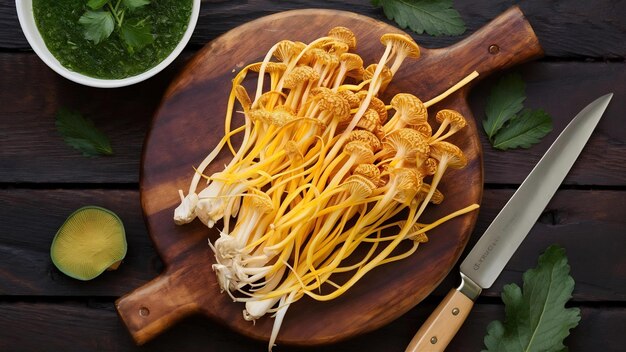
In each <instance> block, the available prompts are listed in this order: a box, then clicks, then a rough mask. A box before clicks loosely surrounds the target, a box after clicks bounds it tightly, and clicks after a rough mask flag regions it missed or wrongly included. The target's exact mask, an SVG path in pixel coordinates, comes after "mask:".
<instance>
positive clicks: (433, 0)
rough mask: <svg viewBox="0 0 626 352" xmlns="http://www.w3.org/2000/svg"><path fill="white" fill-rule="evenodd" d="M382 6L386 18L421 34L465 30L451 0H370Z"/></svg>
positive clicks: (444, 33)
mask: <svg viewBox="0 0 626 352" xmlns="http://www.w3.org/2000/svg"><path fill="white" fill-rule="evenodd" d="M372 4H373V5H374V6H376V7H382V8H383V12H385V16H387V18H388V19H390V20H394V21H396V23H397V24H398V26H400V28H406V27H409V28H410V29H411V30H412V31H414V32H417V33H419V34H422V33H424V32H426V33H427V34H430V35H434V36H440V35H459V34H463V32H465V23H464V22H463V19H462V18H461V15H460V14H459V12H458V11H457V10H455V9H454V8H453V7H452V0H372Z"/></svg>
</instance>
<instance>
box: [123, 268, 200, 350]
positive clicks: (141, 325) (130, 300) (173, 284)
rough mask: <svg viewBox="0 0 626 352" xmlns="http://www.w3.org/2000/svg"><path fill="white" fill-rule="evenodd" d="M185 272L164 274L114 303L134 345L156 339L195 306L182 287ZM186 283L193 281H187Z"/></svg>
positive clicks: (189, 278)
mask: <svg viewBox="0 0 626 352" xmlns="http://www.w3.org/2000/svg"><path fill="white" fill-rule="evenodd" d="M190 274H191V272H190V271H189V270H188V269H185V268H182V269H178V270H173V271H166V272H165V273H163V274H161V275H160V276H157V277H156V278H155V279H154V280H152V281H150V282H148V283H147V284H145V285H143V286H141V287H139V288H137V289H136V290H134V291H133V292H131V293H129V294H127V295H125V296H123V297H121V298H120V299H118V300H117V301H116V302H115V307H116V308H117V312H118V314H119V316H120V318H121V319H122V321H123V322H124V324H126V327H127V328H128V331H129V332H130V334H131V335H132V337H133V339H134V340H135V343H137V345H142V344H144V343H145V342H147V341H149V340H150V339H152V338H153V337H155V336H157V335H158V334H160V333H161V332H163V331H164V330H166V329H167V328H169V327H170V326H172V325H173V324H174V323H176V322H177V321H179V320H180V319H182V318H184V317H186V316H188V315H190V314H191V313H194V312H196V311H197V310H198V306H197V304H196V303H194V300H193V298H192V297H190V295H189V292H188V290H187V287H186V286H185V279H184V277H185V276H190ZM187 280H193V278H191V277H187Z"/></svg>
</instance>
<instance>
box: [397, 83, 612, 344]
mask: <svg viewBox="0 0 626 352" xmlns="http://www.w3.org/2000/svg"><path fill="white" fill-rule="evenodd" d="M612 97H613V94H612V93H610V94H607V95H604V96H602V97H600V98H598V99H596V100H595V101H593V102H592V103H591V104H589V105H587V106H586V107H585V108H584V109H583V110H581V111H580V112H579V113H578V115H576V117H574V119H573V120H572V121H571V122H570V123H569V124H568V125H567V126H566V127H565V129H564V130H563V132H561V134H560V135H559V136H558V137H557V139H556V140H555V141H554V143H552V145H551V146H550V148H549V149H548V151H547V152H546V153H545V154H544V155H543V157H542V158H541V160H539V162H538V163H537V165H536V166H535V167H534V168H533V170H532V171H531V172H530V174H529V175H528V176H527V177H526V179H525V180H524V182H522V184H521V185H520V187H519V188H518V189H517V191H516V192H515V193H514V194H513V196H512V197H511V199H510V200H509V201H508V202H507V203H506V205H505V206H504V208H502V210H501V211H500V213H499V214H498V215H497V216H496V218H495V219H494V220H493V222H492V223H491V225H489V227H488V228H487V230H486V231H485V233H484V234H483V235H482V236H481V237H480V239H479V240H478V242H477V243H476V245H475V246H474V248H472V250H471V251H470V252H469V254H468V255H467V257H466V258H465V260H463V262H462V263H461V279H462V282H461V286H459V288H457V289H453V290H451V291H450V293H448V295H447V296H446V297H445V298H444V300H443V301H442V303H441V304H439V306H438V307H437V308H436V309H435V311H434V312H433V313H432V314H431V315H430V317H429V318H428V319H427V320H426V321H425V322H424V324H423V325H422V327H421V328H420V330H419V331H418V332H417V334H416V335H415V337H413V340H411V342H410V344H409V346H408V347H407V349H406V352H417V351H419V352H424V351H443V350H444V349H445V348H446V346H447V345H448V343H449V342H450V341H451V340H452V338H453V337H454V335H455V334H456V332H457V331H458V330H459V328H460V327H461V325H462V324H463V322H464V321H465V318H466V317H467V315H468V314H469V312H470V310H471V308H472V306H473V304H474V300H476V298H478V296H479V295H480V292H481V290H482V289H484V288H489V287H491V285H492V284H493V283H494V281H496V279H497V277H498V276H499V275H500V273H501V272H502V270H503V269H504V266H505V265H506V264H507V263H508V261H509V259H511V257H512V256H513V253H515V251H516V250H517V248H518V247H519V245H520V244H521V243H522V241H523V240H524V238H525V237H526V235H527V234H528V232H529V231H530V229H531V228H532V227H533V225H534V224H535V222H536V221H537V219H538V218H539V215H541V213H542V212H543V210H544V209H545V207H546V205H547V204H548V202H549V201H550V199H551V198H552V196H553V195H554V193H556V191H557V189H558V188H559V185H560V184H561V183H562V182H563V179H565V176H566V175H567V173H568V172H569V170H570V169H571V167H572V165H573V164H574V162H575V161H576V159H577V158H578V156H579V155H580V152H581V151H582V149H583V147H584V146H585V144H587V141H588V140H589V137H590V136H591V134H592V132H593V130H594V128H595V127H596V125H597V124H598V122H599V121H600V118H601V117H602V114H603V113H604V111H605V110H606V108H607V106H608V104H609V102H610V101H611V98H612Z"/></svg>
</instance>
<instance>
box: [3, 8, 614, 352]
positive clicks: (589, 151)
mask: <svg viewBox="0 0 626 352" xmlns="http://www.w3.org/2000/svg"><path fill="white" fill-rule="evenodd" d="M18 1H19V0H18ZM513 3H515V2H513V1H504V0H498V1H460V0H458V1H455V7H456V8H457V9H458V10H459V11H460V13H461V14H462V17H463V19H464V20H465V22H466V24H467V27H468V30H467V32H466V34H465V35H468V34H470V33H472V32H473V31H475V30H476V29H477V28H479V27H480V26H482V25H484V24H485V23H487V22H488V21H489V20H490V19H492V18H494V17H495V16H497V15H498V14H499V13H501V12H503V11H504V10H506V9H507V8H508V7H509V6H511V5H512V4H513ZM519 5H520V7H521V8H522V10H523V11H524V12H525V13H526V15H527V17H528V19H529V21H530V22H531V24H532V25H533V27H534V28H535V30H536V33H537V35H538V37H539V40H540V42H541V44H542V45H543V47H544V49H545V53H546V57H545V58H544V59H541V60H538V61H534V62H531V63H528V64H525V65H523V66H521V67H518V68H515V69H514V70H515V71H518V72H520V73H521V74H522V76H523V78H524V79H525V81H526V83H527V94H528V99H527V102H526V105H527V106H530V107H533V108H543V109H545V110H546V111H548V112H549V113H550V114H551V115H552V117H553V120H554V130H553V132H552V133H550V134H549V135H548V136H547V137H546V138H544V140H543V141H542V142H541V143H539V144H538V145H535V146H533V147H532V148H530V149H528V150H516V151H507V152H499V151H495V150H494V149H492V148H491V146H490V145H489V144H488V142H487V141H486V139H485V136H484V135H483V134H481V138H482V141H483V150H484V171H485V191H484V198H483V202H482V208H481V210H480V216H479V220H478V223H477V225H476V228H475V231H474V234H473V236H472V240H471V241H470V245H469V247H470V248H471V245H472V244H473V243H474V242H475V241H476V239H477V238H478V236H479V235H480V234H481V233H482V232H483V231H484V230H485V228H486V227H487V225H488V224H489V223H490V222H491V220H492V219H493V218H494V217H495V215H496V214H497V212H498V211H499V209H500V208H501V207H502V206H503V205H504V204H505V202H506V201H507V199H508V198H509V197H510V196H511V195H512V194H513V192H514V190H515V189H516V187H517V186H518V185H519V184H520V182H521V181H522V180H523V179H524V178H525V176H526V175H527V174H528V172H529V171H530V170H531V168H532V167H533V165H534V164H535V163H536V162H537V161H538V160H539V158H540V157H541V155H542V154H543V153H544V152H545V151H546V149H547V148H548V146H549V145H550V144H551V143H552V141H553V140H554V139H555V138H556V136H557V135H558V133H559V132H560V131H561V130H562V129H563V128H564V126H565V125H566V124H567V123H568V122H569V121H570V120H571V119H572V117H573V116H574V115H575V113H576V112H577V111H579V110H580V109H581V108H583V107H584V106H585V105H586V104H587V103H589V102H590V101H592V100H593V99H595V98H596V97H598V96H600V95H602V94H605V93H608V92H614V93H615V96H614V98H613V101H612V103H611V105H610V106H609V108H608V110H607V112H606V113H605V116H604V118H603V120H602V121H601V122H600V124H599V125H598V127H597V129H596V131H595V133H594V135H593V136H592V137H591V140H590V141H589V144H588V145H587V147H586V148H585V150H584V151H583V153H582V155H581V157H580V159H579V160H578V161H577V163H576V164H575V165H574V167H573V169H572V171H571V172H570V174H569V176H568V177H567V178H566V180H565V182H564V184H563V185H562V187H561V189H560V190H559V191H558V192H557V194H556V196H555V197H554V198H553V200H552V201H551V202H550V204H549V205H548V207H547V208H546V210H545V212H544V213H543V214H542V216H541V217H540V219H539V221H538V222H537V224H536V225H535V227H534V228H533V229H532V231H531V233H530V235H529V237H528V238H527V239H526V241H525V242H524V243H523V244H522V246H521V247H520V249H519V250H518V252H517V253H516V254H515V256H514V257H513V258H512V260H511V261H510V262H509V264H508V265H507V267H506V268H505V271H504V272H503V273H502V275H501V276H500V278H499V279H498V281H496V283H495V284H494V286H493V287H492V288H491V289H489V290H486V291H485V292H483V294H482V296H481V297H480V298H479V300H478V302H477V304H476V306H475V308H474V311H473V312H472V313H471V315H470V317H469V319H468V321H467V322H466V323H465V325H464V326H463V328H462V329H461V331H460V332H459V334H458V335H457V337H456V338H455V339H454V341H453V342H452V344H451V345H450V347H449V348H448V350H449V351H478V350H480V349H481V348H483V343H482V340H483V337H484V335H485V331H486V326H487V324H488V323H489V322H490V321H492V320H494V319H502V318H503V316H504V307H503V305H502V303H501V300H500V297H499V295H500V291H501V289H502V286H503V285H505V284H507V283H510V282H516V283H520V282H521V273H522V272H524V271H525V270H527V269H529V268H531V267H533V266H535V264H536V260H537V257H538V255H539V254H540V253H541V252H542V251H543V250H544V249H545V248H547V247H548V246H549V245H550V244H553V243H558V244H560V245H562V246H563V247H565V248H566V250H567V254H568V257H569V260H570V264H571V268H572V269H571V270H572V276H573V277H574V279H575V280H576V289H575V291H574V298H573V300H572V302H571V303H570V305H571V306H576V307H580V308H581V311H582V320H581V322H580V325H579V326H578V327H577V328H576V329H575V330H573V331H572V333H571V335H570V337H568V338H567V340H566V344H567V345H568V346H569V347H570V350H571V351H623V350H624V349H625V348H626V347H624V346H626V334H625V333H624V332H625V331H626V255H625V251H626V127H625V126H626V122H625V121H626V120H625V119H626V104H625V103H624V99H625V98H626V64H625V63H624V59H625V57H626V21H625V20H624V18H625V17H626V1H624V0H619V1H610V0H602V1H593V2H589V1H540V0H532V1H523V2H521V3H519ZM308 7H325V8H333V9H341V10H348V11H353V12H357V13H361V14H364V15H367V16H371V17H373V18H376V19H379V20H383V21H387V20H386V19H385V17H384V15H383V14H382V12H381V10H377V9H374V8H373V7H372V6H371V4H370V3H369V1H365V0H361V1H358V0H349V1H325V2H314V1H304V0H302V1H290V2H287V1H266V0H263V1H219V0H212V1H208V0H207V1H203V4H202V9H201V14H200V19H199V21H198V26H197V28H196V31H195V34H194V36H193V38H192V40H191V43H190V45H189V46H188V48H187V50H186V51H185V52H184V53H183V54H182V55H181V56H180V57H179V58H178V59H177V60H176V61H175V63H174V64H173V65H171V66H170V67H169V68H168V69H166V70H165V71H164V72H162V73H161V74H159V75H157V76H156V77H154V78H152V79H150V80H148V81H147V82H144V83H141V84H138V85H135V86H132V87H127V88H120V89H112V90H102V89H94V88H88V87H84V86H80V85H78V84H74V83H72V82H70V81H68V80H66V79H64V78H62V77H61V76H59V75H57V74H56V73H54V72H53V71H52V70H50V69H49V68H48V67H47V66H45V65H44V63H43V62H42V61H41V60H39V58H38V57H37V56H36V55H35V54H34V53H33V52H32V51H31V49H30V47H29V45H28V43H27V42H26V40H25V38H24V36H23V35H22V33H21V30H20V27H19V24H18V21H17V16H16V13H15V3H14V2H13V1H10V0H0V126H1V127H0V350H1V351H44V350H45V351H70V350H77V351H83V350H85V351H135V350H147V351H161V350H162V351H195V350H203V351H250V350H256V351H260V350H264V349H265V348H266V347H265V343H262V342H257V341H252V340H248V339H247V338H245V337H242V336H240V335H238V334H237V333H235V332H232V331H229V330H227V329H226V328H224V327H222V326H220V325H219V324H218V323H215V322H213V321H210V320H208V319H205V318H201V317H194V318H191V319H187V320H185V321H183V322H181V323H180V324H178V325H177V326H176V327H174V328H173V329H171V330H169V331H168V332H166V333H164V334H163V335H161V336H160V337H158V338H157V339H155V340H154V341H152V342H149V343H148V344H146V345H145V346H142V347H136V346H135V345H134V343H133V341H132V339H131V338H130V336H129V335H128V333H127V332H126V330H125V328H124V326H123V325H122V323H121V321H120V320H119V318H118V317H117V315H116V312H115V308H114V305H113V302H114V301H115V299H117V298H118V297H119V296H121V295H123V294H125V293H127V292H129V291H131V290H133V289H134V288H136V287H138V286H141V285H142V284H144V283H146V282H147V281H148V280H150V279H152V278H153V277H155V276H156V275H157V274H159V273H160V271H161V270H162V263H161V261H160V259H159V257H158V256H157V254H156V253H155V251H154V249H153V247H152V244H151V242H150V239H149V236H148V233H147V231H146V228H145V225H144V222H143V219H142V213H141V205H140V202H139V186H138V181H139V164H140V157H141V150H142V142H143V139H144V137H145V135H146V131H147V130H148V127H149V124H150V119H151V116H152V114H153V113H154V111H155V109H156V108H157V106H158V104H159V101H160V99H161V96H162V94H163V92H164V90H165V89H166V87H167V85H168V83H169V82H170V81H171V80H172V78H173V77H174V76H175V75H176V73H177V72H179V71H180V69H181V68H182V67H183V66H184V64H185V62H186V61H187V60H188V59H189V58H190V57H191V56H192V55H193V54H194V53H195V52H196V51H197V50H198V49H199V48H200V47H201V46H202V45H204V44H206V43H207V42H209V41H210V40H212V39H213V38H215V37H217V36H219V35H220V34H222V33H224V32H226V31H227V30H229V29H231V28H234V27H236V26H238V25H241V24H243V23H245V22H247V21H249V20H252V19H255V18H258V17H260V16H264V15H267V14H271V13H275V12H278V11H282V10H288V9H300V8H308ZM462 37H464V36H461V37H429V36H425V35H414V38H415V39H416V41H417V42H418V43H420V44H421V45H423V46H425V47H441V46H447V45H449V44H451V43H454V42H456V41H458V40H460V39H461V38H462ZM497 78H498V76H496V77H492V78H490V79H487V80H485V81H483V82H481V83H479V84H478V85H477V86H476V87H475V88H474V90H473V92H472V94H471V95H470V103H471V107H472V110H473V112H474V114H475V116H476V117H477V118H480V117H482V116H484V106H485V101H486V97H487V95H488V92H489V90H490V88H491V87H492V86H493V84H494V82H495V80H496V79H497ZM60 107H68V108H72V109H75V110H78V111H81V112H82V113H84V114H85V115H86V116H88V117H90V118H92V119H93V120H94V121H95V124H96V125H97V126H98V127H100V128H101V129H102V130H103V131H104V132H105V133H106V134H107V135H108V136H110V139H111V141H112V145H113V148H114V151H115V155H114V156H112V157H103V158H93V159H89V158H85V157H83V156H81V155H80V154H79V153H78V152H76V151H74V150H73V149H70V148H68V147H67V146H66V145H65V144H64V143H63V141H62V139H61V138H60V136H59V135H58V133H57V132H56V129H55V126H54V115H55V113H56V111H57V110H58V109H59V108H60ZM87 204H97V205H101V206H104V207H107V208H110V209H112V210H113V211H115V212H116V213H117V214H119V216H120V217H121V218H122V220H123V221H124V223H125V225H126V230H127V238H128V255H127V257H126V259H125V261H124V264H123V265H122V266H121V267H120V269H119V270H118V271H116V272H107V273H104V274H103V275H102V276H100V277H98V278H96V279H95V280H93V281H90V282H79V281H77V280H73V279H71V278H68V277H66V276H65V275H63V274H61V273H60V272H59V271H58V270H57V269H56V268H55V267H54V265H53V264H52V262H51V261H50V256H49V249H50V244H51V241H52V238H53V236H54V234H55V233H56V230H57V229H58V227H59V226H60V225H61V224H62V222H63V220H64V219H65V218H66V217H67V216H68V215H69V214H70V213H71V212H72V211H73V210H75V209H76V208H79V207H81V206H83V205H87ZM458 281H459V277H458V273H457V271H456V270H453V271H452V272H451V274H450V275H449V277H448V278H447V279H446V280H445V281H444V282H443V283H442V284H441V286H440V287H439V288H438V289H437V290H435V292H434V293H433V295H432V296H431V297H429V298H428V299H426V300H425V301H424V302H422V303H421V304H419V305H418V306H417V307H415V308H414V309H412V310H411V311H409V312H408V313H407V314H405V315H404V316H402V317H401V318H399V319H398V320H396V321H394V322H393V323H391V324H389V325H388V326H386V327H383V328H381V329H379V330H377V331H374V332H371V333H368V334H366V335H363V336H359V337H357V338H354V339H352V340H349V341H344V342H341V343H338V344H336V345H332V346H323V347H316V348H312V349H311V350H315V351H403V350H404V347H405V346H406V345H407V344H408V342H409V341H410V339H411V337H412V336H413V334H414V333H415V332H416V330H417V329H418V328H419V326H420V324H421V323H422V322H423V321H424V319H425V318H426V316H427V315H428V314H429V313H430V312H431V311H432V310H433V309H434V307H435V305H436V304H437V303H438V302H439V301H440V299H441V298H442V295H443V294H445V292H446V291H447V290H448V289H449V288H450V287H452V286H454V285H456V284H457V283H458ZM277 350H279V351H295V350H299V349H296V348H290V347H288V346H280V347H279V348H278V349H277ZM300 350H301V349H300Z"/></svg>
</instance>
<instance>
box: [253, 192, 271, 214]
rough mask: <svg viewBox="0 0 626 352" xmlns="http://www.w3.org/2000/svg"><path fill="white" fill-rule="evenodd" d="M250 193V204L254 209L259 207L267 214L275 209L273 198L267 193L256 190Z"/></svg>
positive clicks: (262, 212)
mask: <svg viewBox="0 0 626 352" xmlns="http://www.w3.org/2000/svg"><path fill="white" fill-rule="evenodd" d="M249 194H250V195H249V198H250V205H252V207H253V208H254V209H258V210H259V211H260V212H261V214H267V213H269V212H271V211H273V210H274V203H273V202H272V198H270V196H268V195H267V193H265V192H262V191H258V190H254V192H252V193H249Z"/></svg>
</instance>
